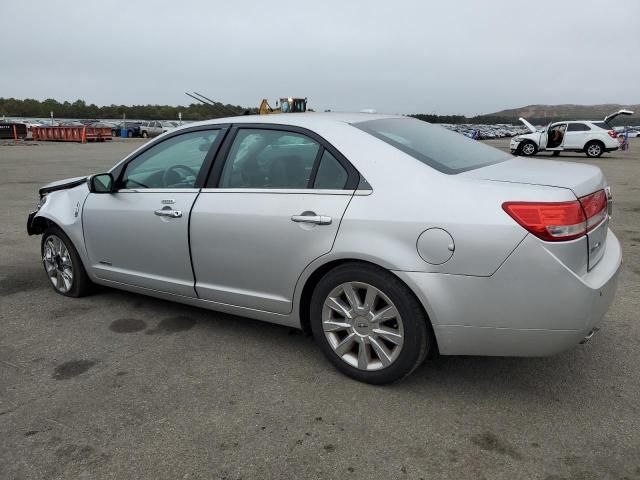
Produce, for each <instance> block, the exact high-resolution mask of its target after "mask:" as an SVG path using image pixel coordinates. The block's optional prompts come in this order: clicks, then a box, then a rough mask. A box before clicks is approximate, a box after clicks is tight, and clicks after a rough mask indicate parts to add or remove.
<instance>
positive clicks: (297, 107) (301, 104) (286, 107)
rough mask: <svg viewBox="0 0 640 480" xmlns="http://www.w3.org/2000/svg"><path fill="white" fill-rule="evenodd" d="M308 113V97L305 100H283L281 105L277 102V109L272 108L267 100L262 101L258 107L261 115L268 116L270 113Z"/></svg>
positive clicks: (289, 98)
mask: <svg viewBox="0 0 640 480" xmlns="http://www.w3.org/2000/svg"><path fill="white" fill-rule="evenodd" d="M306 111H307V97H305V98H293V97H288V98H281V99H280V105H279V106H278V102H276V108H272V107H271V105H269V102H268V101H267V99H266V98H263V99H262V102H260V106H259V107H258V113H259V114H260V115H267V114H270V113H303V112H306Z"/></svg>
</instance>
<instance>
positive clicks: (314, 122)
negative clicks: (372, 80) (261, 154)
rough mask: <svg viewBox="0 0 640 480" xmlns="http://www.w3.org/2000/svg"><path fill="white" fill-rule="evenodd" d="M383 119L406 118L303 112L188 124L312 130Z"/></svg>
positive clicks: (367, 114) (371, 114) (368, 114)
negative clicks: (253, 125)
mask: <svg viewBox="0 0 640 480" xmlns="http://www.w3.org/2000/svg"><path fill="white" fill-rule="evenodd" d="M385 118H408V117H402V116H401V115H386V114H377V113H338V112H322V113H321V112H305V113H279V114H271V115H241V116H237V117H225V118H216V119H213V120H203V121H201V122H194V123H189V124H188V126H189V127H195V126H206V125H219V124H225V123H234V124H239V123H264V124H273V125H283V124H284V125H293V126H297V127H303V128H309V129H313V128H315V127H319V126H322V125H326V124H331V123H333V124H335V123H358V122H366V121H367V120H381V119H385Z"/></svg>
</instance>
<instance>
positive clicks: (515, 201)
mask: <svg viewBox="0 0 640 480" xmlns="http://www.w3.org/2000/svg"><path fill="white" fill-rule="evenodd" d="M610 213H611V195H610V192H609V189H608V187H607V184H606V181H605V179H604V177H603V175H602V172H601V171H600V170H599V169H598V168H596V167H593V166H589V165H581V164H576V163H563V162H556V161H550V160H536V159H522V158H514V157H512V156H511V155H509V154H506V153H503V152H501V151H499V150H497V149H494V148H492V147H489V146H487V145H484V144H482V143H481V142H477V141H474V140H470V139H468V138H465V137H464V136H462V135H459V134H457V133H455V132H450V131H447V130H445V129H443V128H441V127H438V126H435V125H430V124H428V123H426V122H422V121H419V120H415V119H412V118H406V117H397V116H389V115H374V114H333V113H328V114H316V113H307V114H291V115H285V114H282V115H269V116H244V117H238V118H227V119H218V120H212V121H206V122H201V123H196V124H190V125H188V126H187V127H183V128H179V129H176V130H173V131H171V132H168V133H165V134H163V135H161V136H160V137H158V138H157V139H155V140H154V141H152V142H149V143H147V144H145V145H143V146H142V147H141V148H139V149H138V150H136V151H135V152H133V153H132V154H130V155H129V156H128V157H126V158H125V159H124V160H122V161H121V162H120V163H118V164H117V165H116V166H115V167H113V168H112V169H111V170H110V171H109V172H107V173H102V174H97V175H93V176H90V177H88V178H84V177H81V178H75V179H69V180H65V181H61V182H55V183H53V184H50V185H47V186H45V187H43V188H41V189H40V202H39V205H38V209H37V210H36V211H35V212H33V213H32V214H31V215H30V216H29V219H28V224H27V227H28V232H29V234H42V258H43V262H44V267H45V270H46V274H47V276H48V278H49V279H50V281H51V285H52V286H53V288H54V289H55V290H56V291H57V292H59V293H61V294H63V295H67V296H71V297H78V296H81V295H85V294H87V293H89V292H90V291H91V287H92V286H93V285H94V284H100V285H107V286H111V287H114V288H119V289H124V290H129V291H132V292H138V293H141V294H145V295H151V296H154V297H159V298H163V299H168V300H173V301H176V302H182V303H185V304H190V305H196V306H199V307H203V308H207V309H211V310H217V311H223V312H229V313H233V314H237V315H242V316H246V317H251V318H255V319H259V320H264V321H268V322H273V323H277V324H281V325H287V326H290V327H296V328H302V329H304V330H306V331H309V332H312V333H313V336H314V337H315V339H316V341H317V343H318V345H319V347H320V348H321V349H322V351H323V352H324V354H325V355H326V356H327V358H328V359H329V360H330V361H331V363H333V364H334V365H335V366H336V367H337V368H338V369H339V370H340V371H342V372H344V373H345V374H347V375H349V376H351V377H353V378H355V379H358V380H361V381H365V382H369V383H375V384H381V383H386V382H391V381H394V380H397V379H399V378H402V377H404V376H406V375H408V374H409V373H411V372H412V371H413V370H414V369H416V368H417V367H418V366H419V365H420V364H421V363H422V362H423V360H424V359H425V358H427V357H429V356H432V355H435V354H438V353H439V354H442V355H502V356H507V355H515V356H542V355H551V354H554V353H557V352H560V351H562V350H565V349H567V348H570V347H572V346H574V345H576V344H578V343H580V342H582V341H584V340H585V339H588V338H590V337H591V335H592V334H593V332H594V331H596V330H597V325H598V324H599V322H600V320H601V319H602V317H603V316H604V314H605V312H606V311H607V309H608V307H609V305H610V304H611V302H612V299H613V296H614V293H615V289H616V279H617V274H618V270H619V268H620V264H621V251H620V245H619V243H618V240H617V239H616V237H615V236H614V234H613V233H612V232H611V231H610V230H609V228H608V225H609V215H610Z"/></svg>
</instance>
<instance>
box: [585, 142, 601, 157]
mask: <svg viewBox="0 0 640 480" xmlns="http://www.w3.org/2000/svg"><path fill="white" fill-rule="evenodd" d="M601 151H602V148H601V147H600V145H598V144H597V143H594V144H592V145H589V148H587V153H588V154H589V156H590V157H597V156H598V155H600V152H601Z"/></svg>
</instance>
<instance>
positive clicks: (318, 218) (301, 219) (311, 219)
mask: <svg viewBox="0 0 640 480" xmlns="http://www.w3.org/2000/svg"><path fill="white" fill-rule="evenodd" d="M291 220H292V221H294V222H296V223H314V224H316V225H331V221H332V219H331V217H327V216H326V215H292V216H291Z"/></svg>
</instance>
